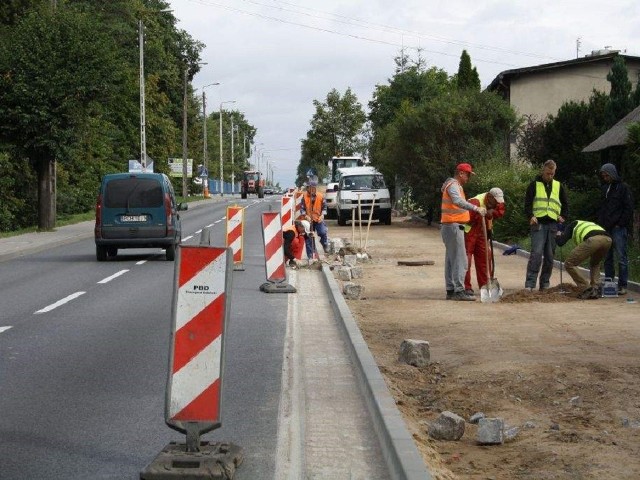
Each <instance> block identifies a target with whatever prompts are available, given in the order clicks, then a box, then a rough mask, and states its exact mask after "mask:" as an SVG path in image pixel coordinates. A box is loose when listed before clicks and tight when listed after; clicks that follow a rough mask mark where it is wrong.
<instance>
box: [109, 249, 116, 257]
mask: <svg viewBox="0 0 640 480" xmlns="http://www.w3.org/2000/svg"><path fill="white" fill-rule="evenodd" d="M116 255H118V247H107V257H115V256H116Z"/></svg>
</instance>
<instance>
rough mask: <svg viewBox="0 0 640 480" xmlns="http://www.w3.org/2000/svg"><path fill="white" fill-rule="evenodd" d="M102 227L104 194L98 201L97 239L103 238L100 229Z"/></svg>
mask: <svg viewBox="0 0 640 480" xmlns="http://www.w3.org/2000/svg"><path fill="white" fill-rule="evenodd" d="M101 226H102V194H99V195H98V200H97V201H96V225H95V227H94V234H95V236H96V237H101V236H102V235H101V232H100V227H101Z"/></svg>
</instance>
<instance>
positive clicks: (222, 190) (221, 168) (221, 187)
mask: <svg viewBox="0 0 640 480" xmlns="http://www.w3.org/2000/svg"><path fill="white" fill-rule="evenodd" d="M225 103H236V101H235V100H226V101H224V102H220V196H221V197H222V196H224V166H223V163H222V106H223V105H224V104H225Z"/></svg>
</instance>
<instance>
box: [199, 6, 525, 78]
mask: <svg viewBox="0 0 640 480" xmlns="http://www.w3.org/2000/svg"><path fill="white" fill-rule="evenodd" d="M187 1H189V2H191V3H197V4H200V5H204V6H209V7H218V8H222V9H225V10H229V11H232V12H237V13H241V14H243V15H249V16H252V17H257V18H263V19H266V20H272V21H275V22H279V23H284V24H287V25H295V26H298V27H303V28H307V29H310V30H316V31H319V32H325V33H331V34H334V35H340V36H343V37H349V38H354V39H356V40H363V41H367V42H371V43H377V44H379V45H389V46H392V47H398V48H402V47H404V48H411V49H413V50H417V51H421V52H427V53H432V54H434V55H444V56H447V57H454V58H458V57H459V54H457V53H447V52H442V51H438V50H430V49H426V48H423V47H407V46H404V45H402V44H399V43H395V42H389V41H386V40H379V39H375V38H369V37H364V36H362V35H355V34H353V33H347V32H339V31H336V30H331V29H329V28H323V27H316V26H313V25H308V24H305V23H299V22H293V21H290V20H284V19H281V18H277V17H272V16H270V15H264V14H261V13H255V12H249V11H247V10H242V9H239V8H235V7H230V6H228V5H222V4H219V3H215V2H210V1H206V0H187ZM474 62H476V63H493V64H496V65H504V66H507V67H516V66H517V65H515V64H513V63H507V62H500V61H496V60H489V59H482V58H477V57H474Z"/></svg>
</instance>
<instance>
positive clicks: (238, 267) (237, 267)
mask: <svg viewBox="0 0 640 480" xmlns="http://www.w3.org/2000/svg"><path fill="white" fill-rule="evenodd" d="M233 271H234V272H244V265H243V264H242V263H235V264H234V265H233Z"/></svg>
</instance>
